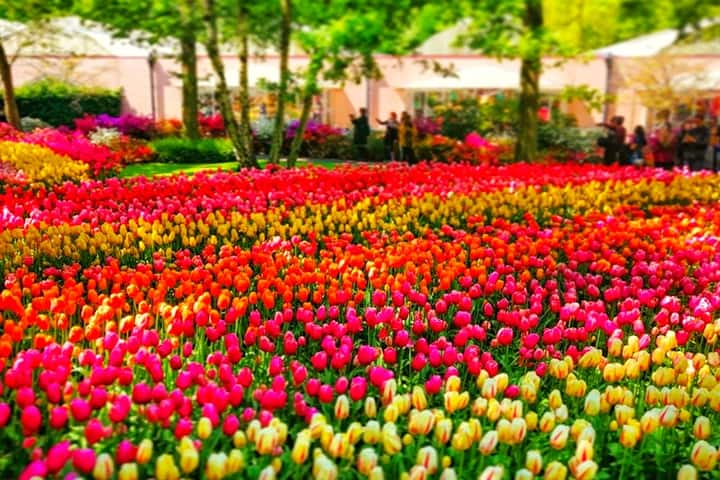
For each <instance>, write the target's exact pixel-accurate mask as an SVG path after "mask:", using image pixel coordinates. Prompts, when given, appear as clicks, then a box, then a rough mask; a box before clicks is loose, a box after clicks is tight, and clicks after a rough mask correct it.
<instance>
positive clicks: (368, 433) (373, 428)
mask: <svg viewBox="0 0 720 480" xmlns="http://www.w3.org/2000/svg"><path fill="white" fill-rule="evenodd" d="M381 435H382V433H381V432H380V424H379V423H378V422H377V421H375V420H370V421H369V422H367V424H366V425H365V431H364V432H363V441H364V442H365V443H367V444H368V445H375V444H376V443H377V442H379V441H380V438H381Z"/></svg>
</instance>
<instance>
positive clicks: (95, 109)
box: [0, 79, 122, 126]
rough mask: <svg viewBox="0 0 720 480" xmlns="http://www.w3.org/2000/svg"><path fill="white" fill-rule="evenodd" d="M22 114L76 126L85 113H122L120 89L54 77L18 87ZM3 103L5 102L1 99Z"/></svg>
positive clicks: (58, 124) (51, 123) (56, 123)
mask: <svg viewBox="0 0 720 480" xmlns="http://www.w3.org/2000/svg"><path fill="white" fill-rule="evenodd" d="M15 96H16V98H17V103H18V109H19V110H20V115H21V116H22V117H32V118H37V119H40V120H43V121H44V122H47V123H49V124H50V125H52V126H60V125H68V126H72V125H73V120H75V119H76V118H79V117H82V116H83V115H84V114H90V115H98V114H101V113H107V114H108V115H114V116H117V115H120V105H121V102H122V91H121V90H108V89H104V88H97V87H78V86H75V85H69V84H66V83H63V82H61V81H59V80H55V79H43V80H38V81H36V82H32V83H28V84H25V85H23V86H21V87H18V88H17V89H15ZM0 106H2V102H0Z"/></svg>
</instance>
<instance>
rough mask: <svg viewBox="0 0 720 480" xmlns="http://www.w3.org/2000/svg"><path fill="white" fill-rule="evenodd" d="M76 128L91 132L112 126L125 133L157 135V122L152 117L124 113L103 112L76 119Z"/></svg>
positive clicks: (147, 135)
mask: <svg viewBox="0 0 720 480" xmlns="http://www.w3.org/2000/svg"><path fill="white" fill-rule="evenodd" d="M75 128H76V129H78V130H80V131H82V132H83V133H85V134H89V133H90V132H92V131H93V130H96V129H98V128H112V129H114V130H117V131H119V132H120V133H122V134H124V135H130V136H133V137H137V138H145V139H149V138H151V137H152V136H154V135H155V122H154V121H153V119H152V118H151V117H145V116H140V115H133V114H130V113H124V114H122V115H120V116H118V117H115V116H112V115H107V114H105V113H102V114H100V115H97V116H90V115H85V116H83V117H82V118H78V119H75Z"/></svg>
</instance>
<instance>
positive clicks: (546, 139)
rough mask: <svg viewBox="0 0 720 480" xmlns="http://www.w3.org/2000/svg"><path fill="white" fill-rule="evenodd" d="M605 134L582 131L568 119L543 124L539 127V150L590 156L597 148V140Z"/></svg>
mask: <svg viewBox="0 0 720 480" xmlns="http://www.w3.org/2000/svg"><path fill="white" fill-rule="evenodd" d="M602 134H603V132H602V131H601V130H597V129H581V128H578V127H576V126H575V125H573V123H572V122H568V121H567V120H566V119H564V118H561V119H560V120H554V121H552V122H541V123H540V125H539V126H538V148H539V149H540V150H544V151H555V152H562V153H570V152H579V153H585V154H590V153H592V152H594V151H595V149H596V148H597V140H598V138H599V137H600V136H601V135H602Z"/></svg>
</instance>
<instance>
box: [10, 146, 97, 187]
mask: <svg viewBox="0 0 720 480" xmlns="http://www.w3.org/2000/svg"><path fill="white" fill-rule="evenodd" d="M0 165H1V166H2V167H1V168H2V171H3V174H4V175H3V177H5V179H4V180H3V181H4V182H6V183H8V184H11V185H12V184H23V185H25V184H27V183H29V184H36V185H43V184H45V185H54V184H57V183H60V182H63V181H66V180H83V179H86V178H87V177H88V175H87V173H88V166H87V164H84V163H82V162H79V161H76V160H73V159H71V158H70V157H67V156H65V155H61V154H58V153H55V152H53V151H52V150H51V149H50V148H47V147H45V146H41V145H33V144H28V143H24V142H12V141H3V140H0Z"/></svg>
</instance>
